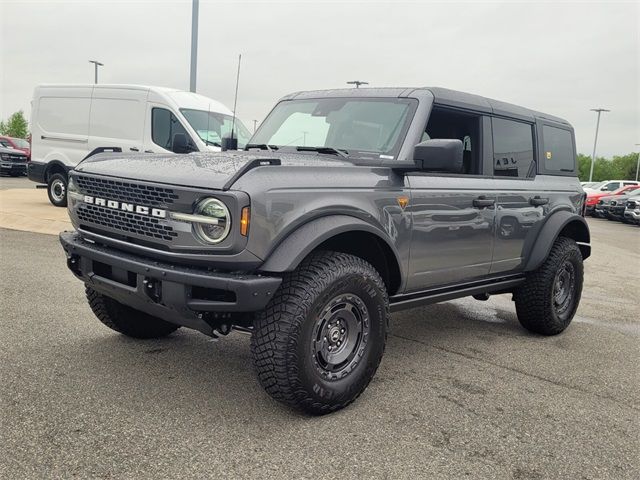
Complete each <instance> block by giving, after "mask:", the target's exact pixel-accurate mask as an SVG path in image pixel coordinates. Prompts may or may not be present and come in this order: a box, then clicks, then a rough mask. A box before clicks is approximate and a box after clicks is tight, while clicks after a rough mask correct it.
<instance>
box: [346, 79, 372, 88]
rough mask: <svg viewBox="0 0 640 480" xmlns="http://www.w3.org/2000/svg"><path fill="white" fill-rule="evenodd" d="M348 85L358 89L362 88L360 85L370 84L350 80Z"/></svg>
mask: <svg viewBox="0 0 640 480" xmlns="http://www.w3.org/2000/svg"><path fill="white" fill-rule="evenodd" d="M347 85H355V86H356V88H360V85H369V82H363V81H361V80H350V81H348V82H347Z"/></svg>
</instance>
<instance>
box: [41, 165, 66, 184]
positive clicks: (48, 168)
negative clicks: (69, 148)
mask: <svg viewBox="0 0 640 480" xmlns="http://www.w3.org/2000/svg"><path fill="white" fill-rule="evenodd" d="M45 165H46V166H45V167H44V174H43V180H44V182H45V183H47V182H48V181H49V177H50V176H51V175H53V174H52V173H51V172H52V171H54V170H62V171H64V174H65V176H69V170H72V169H73V167H70V166H69V165H65V164H64V163H62V162H61V161H60V160H50V161H48V162H47V163H46V164H45Z"/></svg>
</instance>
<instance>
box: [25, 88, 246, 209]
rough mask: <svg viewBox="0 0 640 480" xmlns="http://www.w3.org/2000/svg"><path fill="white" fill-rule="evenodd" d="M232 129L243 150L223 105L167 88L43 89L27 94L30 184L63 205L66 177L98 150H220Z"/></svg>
mask: <svg viewBox="0 0 640 480" xmlns="http://www.w3.org/2000/svg"><path fill="white" fill-rule="evenodd" d="M232 129H233V131H234V137H235V138H236V139H237V140H238V146H239V147H244V145H245V143H246V142H247V141H248V140H249V138H250V136H251V135H250V133H249V131H248V130H247V129H246V128H245V127H244V125H242V123H241V122H240V121H239V120H238V119H235V120H234V119H233V113H232V112H231V110H229V109H228V108H227V107H225V106H224V105H223V104H222V103H220V102H218V101H216V100H212V99H211V98H208V97H205V96H202V95H199V94H196V93H191V92H183V91H180V90H176V89H172V88H163V87H148V86H139V85H41V86H39V87H36V89H35V91H34V95H33V102H32V114H31V130H32V135H33V136H32V142H31V147H32V148H31V150H32V161H31V163H30V164H29V170H28V171H29V179H30V180H33V181H34V182H37V183H46V184H47V185H48V193H49V200H50V201H51V203H53V204H54V205H55V206H58V207H63V206H65V205H66V204H67V178H68V177H67V174H68V172H69V170H71V169H72V168H73V167H75V166H76V165H77V164H78V163H79V162H80V161H82V160H83V159H85V158H87V157H90V156H92V155H95V154H97V153H102V152H124V153H127V154H135V153H143V152H144V153H154V152H155V153H170V152H173V153H190V152H198V151H219V150H220V149H221V144H222V139H223V138H225V137H230V136H231V132H232Z"/></svg>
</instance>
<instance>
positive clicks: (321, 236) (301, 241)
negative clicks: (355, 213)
mask: <svg viewBox="0 0 640 480" xmlns="http://www.w3.org/2000/svg"><path fill="white" fill-rule="evenodd" d="M345 232H366V233H371V234H373V235H375V236H376V237H378V239H380V240H381V241H382V242H384V243H385V244H386V245H387V246H388V247H389V248H390V250H391V251H392V252H393V254H394V255H395V261H396V262H397V264H398V267H399V269H400V274H401V276H402V275H403V274H404V268H403V265H402V262H401V261H400V255H399V254H398V251H397V250H396V248H395V247H394V245H393V243H392V242H390V241H389V240H388V239H387V238H386V236H385V234H384V232H383V231H382V230H380V229H379V228H376V227H375V226H374V225H371V224H370V223H367V222H365V221H364V220H362V219H360V218H357V217H352V216H349V215H329V216H324V217H320V218H316V219H314V220H311V221H309V222H307V223H305V224H303V225H301V226H300V227H298V228H297V229H296V230H294V231H293V232H292V233H291V234H289V236H287V237H286V238H285V239H284V240H283V241H282V242H280V244H279V245H278V246H277V247H276V248H275V249H274V250H273V251H272V252H271V253H270V254H269V255H268V256H267V258H266V260H265V262H264V263H263V264H262V265H261V266H260V267H259V270H260V271H263V272H273V273H281V272H290V271H292V270H294V269H295V268H296V267H297V266H298V265H299V264H300V262H302V260H303V259H304V258H305V257H306V256H307V255H309V253H311V252H312V251H313V250H314V249H315V248H316V247H317V246H318V245H320V244H322V243H323V242H325V241H326V240H329V239H330V238H332V237H334V236H336V235H339V234H341V233H345Z"/></svg>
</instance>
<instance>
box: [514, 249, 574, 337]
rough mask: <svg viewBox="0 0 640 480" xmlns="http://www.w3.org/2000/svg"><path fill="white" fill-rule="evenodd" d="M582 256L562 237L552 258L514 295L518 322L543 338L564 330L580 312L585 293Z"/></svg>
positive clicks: (528, 277)
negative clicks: (580, 304) (583, 292)
mask: <svg viewBox="0 0 640 480" xmlns="http://www.w3.org/2000/svg"><path fill="white" fill-rule="evenodd" d="M582 282H583V265H582V254H581V253H580V249H579V248H578V245H577V244H576V242H575V241H574V240H572V239H570V238H566V237H559V238H558V239H557V240H556V241H555V243H554V245H553V247H552V248H551V252H550V253H549V256H548V257H547V259H546V260H545V261H544V263H543V264H542V265H541V266H540V267H539V268H538V269H537V270H535V271H533V272H530V273H529V274H527V279H526V281H525V283H524V284H523V285H522V286H520V287H518V289H517V290H516V291H515V292H514V299H515V302H516V312H517V314H518V320H519V321H520V323H521V324H522V326H523V327H525V328H526V329H527V330H530V331H532V332H535V333H539V334H541V335H557V334H558V333H560V332H562V331H564V330H565V329H566V328H567V327H568V326H569V324H570V323H571V320H572V319H573V316H574V315H575V313H576V310H577V309H578V304H579V303H580V296H581V294H582Z"/></svg>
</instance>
